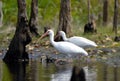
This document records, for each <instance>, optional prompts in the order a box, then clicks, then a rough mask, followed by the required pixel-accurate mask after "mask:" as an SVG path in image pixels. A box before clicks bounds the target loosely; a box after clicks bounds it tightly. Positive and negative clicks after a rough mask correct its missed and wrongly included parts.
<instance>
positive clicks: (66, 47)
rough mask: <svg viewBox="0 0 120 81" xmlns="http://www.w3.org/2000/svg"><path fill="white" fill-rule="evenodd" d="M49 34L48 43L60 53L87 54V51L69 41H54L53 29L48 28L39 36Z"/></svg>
mask: <svg viewBox="0 0 120 81" xmlns="http://www.w3.org/2000/svg"><path fill="white" fill-rule="evenodd" d="M47 35H49V36H50V43H51V44H52V45H53V46H54V47H55V48H56V49H57V50H58V51H59V52H61V53H64V54H83V55H85V56H87V55H88V53H87V52H86V51H85V50H84V49H83V48H80V47H78V46H76V45H74V44H72V43H70V42H55V41H54V32H53V30H51V29H50V30H48V31H47V32H46V33H45V34H43V35H42V36H41V38H43V37H45V36H47Z"/></svg>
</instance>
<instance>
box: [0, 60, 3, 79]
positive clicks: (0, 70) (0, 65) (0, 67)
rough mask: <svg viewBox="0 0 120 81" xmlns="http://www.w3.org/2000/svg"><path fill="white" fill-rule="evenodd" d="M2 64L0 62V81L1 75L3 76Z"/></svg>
mask: <svg viewBox="0 0 120 81" xmlns="http://www.w3.org/2000/svg"><path fill="white" fill-rule="evenodd" d="M2 69H3V68H2V63H1V61H0V81H2V74H3V70H2Z"/></svg>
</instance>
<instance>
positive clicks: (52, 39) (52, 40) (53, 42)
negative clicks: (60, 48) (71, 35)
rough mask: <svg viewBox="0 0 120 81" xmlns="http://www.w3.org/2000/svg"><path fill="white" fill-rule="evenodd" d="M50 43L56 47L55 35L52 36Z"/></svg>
mask: <svg viewBox="0 0 120 81" xmlns="http://www.w3.org/2000/svg"><path fill="white" fill-rule="evenodd" d="M50 43H51V44H52V45H53V46H54V44H55V41H54V33H53V34H52V35H50Z"/></svg>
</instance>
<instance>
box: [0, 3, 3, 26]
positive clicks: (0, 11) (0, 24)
mask: <svg viewBox="0 0 120 81" xmlns="http://www.w3.org/2000/svg"><path fill="white" fill-rule="evenodd" d="M2 21H3V10H2V1H0V26H2Z"/></svg>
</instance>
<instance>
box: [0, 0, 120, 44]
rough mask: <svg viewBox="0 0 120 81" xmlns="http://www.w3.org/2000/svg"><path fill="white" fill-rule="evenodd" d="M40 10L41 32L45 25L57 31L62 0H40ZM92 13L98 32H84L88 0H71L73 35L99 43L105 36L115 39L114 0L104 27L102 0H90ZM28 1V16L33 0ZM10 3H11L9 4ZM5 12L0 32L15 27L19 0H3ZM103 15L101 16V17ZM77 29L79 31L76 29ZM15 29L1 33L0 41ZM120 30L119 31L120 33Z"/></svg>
mask: <svg viewBox="0 0 120 81" xmlns="http://www.w3.org/2000/svg"><path fill="white" fill-rule="evenodd" d="M38 1H39V10H38V19H39V21H38V24H39V25H38V28H39V32H40V33H41V32H43V27H44V26H50V27H51V28H53V29H54V30H55V31H56V29H57V27H58V23H59V10H60V0H38ZM90 1H91V6H90V14H91V15H93V16H94V17H95V19H96V23H97V24H96V25H97V34H87V35H84V34H83V27H84V25H85V24H86V23H87V21H88V20H87V19H88V9H87V8H88V7H87V0H71V15H72V23H71V25H72V31H73V35H78V36H83V37H87V38H89V39H91V40H95V41H97V42H98V43H100V41H103V40H104V39H105V36H108V37H110V39H112V40H113V38H114V32H112V26H113V25H112V22H113V11H114V0H109V10H108V12H109V15H108V18H109V19H108V20H109V21H108V23H110V25H108V26H107V27H103V26H102V25H101V24H102V12H103V10H102V7H103V1H102V0H90ZM26 2H27V13H28V18H29V15H30V7H31V0H26ZM8 3H9V4H8ZM3 13H4V20H3V24H4V25H3V26H2V27H0V32H1V31H5V30H6V29H8V28H15V26H16V22H17V0H15V1H13V0H3ZM99 15H101V17H99ZM76 30H77V31H76ZM13 31H14V30H11V31H9V32H6V33H5V32H4V33H1V36H0V41H1V42H2V41H3V39H5V37H6V36H8V38H9V39H11V38H12V37H13V35H14V32H13ZM119 34H120V32H119V31H118V35H119Z"/></svg>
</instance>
